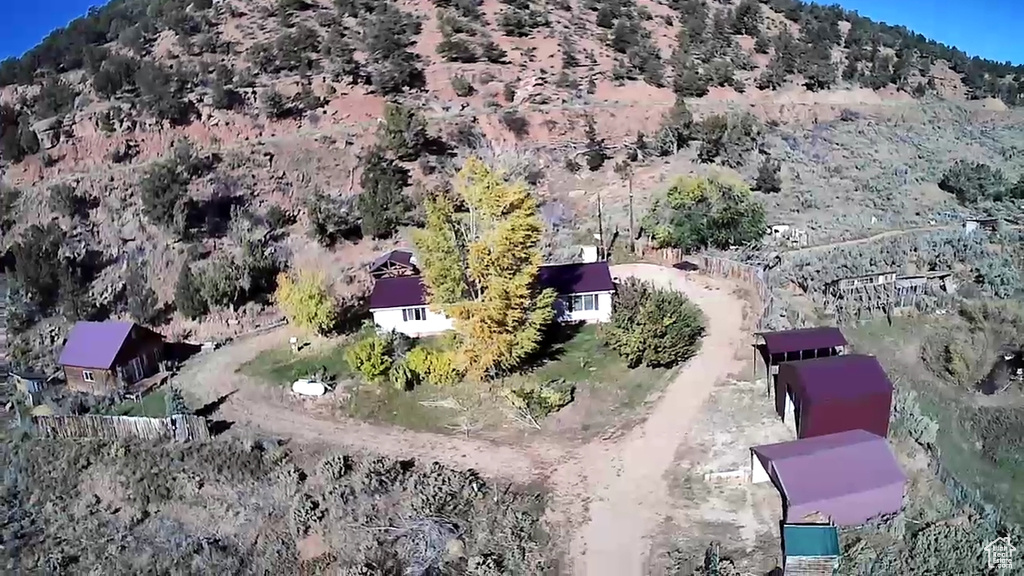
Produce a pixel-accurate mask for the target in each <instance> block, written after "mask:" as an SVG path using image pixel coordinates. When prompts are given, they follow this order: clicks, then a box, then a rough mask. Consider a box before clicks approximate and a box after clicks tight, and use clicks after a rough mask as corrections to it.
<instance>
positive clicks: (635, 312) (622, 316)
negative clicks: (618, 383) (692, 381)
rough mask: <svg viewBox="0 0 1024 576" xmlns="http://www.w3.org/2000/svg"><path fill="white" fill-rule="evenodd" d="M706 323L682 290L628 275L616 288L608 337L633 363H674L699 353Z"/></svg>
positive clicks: (660, 365)
mask: <svg viewBox="0 0 1024 576" xmlns="http://www.w3.org/2000/svg"><path fill="white" fill-rule="evenodd" d="M704 323H705V322H704V314H703V313H702V312H701V311H700V308H698V307H697V306H696V305H695V304H694V303H693V302H690V300H689V299H687V298H686V296H684V295H683V294H682V293H680V292H676V291H674V290H667V289H663V288H655V287H654V286H653V285H652V284H650V283H645V282H642V281H640V280H637V279H636V278H628V279H627V280H626V281H625V282H623V283H622V284H620V285H619V286H618V288H617V289H616V297H615V307H614V308H613V309H612V318H611V324H610V325H609V326H608V330H607V333H606V341H607V343H608V346H610V347H611V348H612V349H613V350H615V351H616V352H618V353H619V355H620V356H622V358H623V359H624V360H625V361H626V363H627V364H628V365H629V366H630V367H636V366H641V365H644V366H652V367H665V366H675V365H677V364H680V363H682V362H685V361H687V360H689V359H690V358H691V357H692V356H693V355H694V354H696V353H697V350H698V349H699V347H700V340H701V338H702V337H703V336H704V331H705V326H704Z"/></svg>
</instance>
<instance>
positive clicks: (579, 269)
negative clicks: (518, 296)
mask: <svg viewBox="0 0 1024 576" xmlns="http://www.w3.org/2000/svg"><path fill="white" fill-rule="evenodd" d="M537 281H538V282H539V283H540V285H541V286H543V287H545V288H552V289H554V290H555V292H558V294H559V295H563V296H564V295H568V294H587V293H589V292H611V291H613V290H615V283H614V282H613V281H612V273H611V271H610V270H609V269H608V263H607V262H590V263H586V264H549V265H547V266H541V267H540V270H539V271H538V273H537Z"/></svg>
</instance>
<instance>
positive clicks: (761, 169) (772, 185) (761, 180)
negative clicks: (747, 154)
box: [754, 157, 782, 194]
mask: <svg viewBox="0 0 1024 576" xmlns="http://www.w3.org/2000/svg"><path fill="white" fill-rule="evenodd" d="M781 170H782V165H781V164H780V163H779V161H778V160H775V159H773V158H771V157H766V158H765V159H764V160H762V161H761V165H760V166H758V167H757V179H755V180H754V190H758V191H760V192H764V193H765V194H774V193H777V192H781V191H782V177H781V176H780V175H779V172H780V171H781Z"/></svg>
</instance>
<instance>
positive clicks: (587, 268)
mask: <svg viewBox="0 0 1024 576" xmlns="http://www.w3.org/2000/svg"><path fill="white" fill-rule="evenodd" d="M537 276H538V278H537V280H538V282H539V283H540V285H541V286H543V287H545V288H553V289H554V290H555V291H556V292H558V294H560V295H568V294H586V293H591V292H611V291H613V290H615V283H614V282H612V275H611V271H610V270H609V269H608V263H607V262H592V263H587V264H553V265H548V266H541V267H540V271H539V273H538V275H537ZM426 303H427V291H426V288H425V287H424V286H423V282H422V280H421V279H420V277H419V276H405V277H399V278H380V279H378V280H377V281H375V282H374V284H373V291H372V292H371V293H370V309H371V310H376V309H379V308H404V307H408V306H423V305H425V304H426Z"/></svg>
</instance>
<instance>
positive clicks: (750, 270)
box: [644, 248, 774, 330]
mask: <svg viewBox="0 0 1024 576" xmlns="http://www.w3.org/2000/svg"><path fill="white" fill-rule="evenodd" d="M644 260H649V261H653V262H657V263H658V264H662V265H665V266H673V267H676V268H683V269H685V264H684V263H685V262H689V263H691V264H693V265H694V266H696V268H697V270H698V271H699V272H700V273H702V274H706V275H708V276H713V277H715V278H726V279H729V280H735V281H737V282H740V283H742V284H746V285H747V286H750V287H751V288H752V289H753V290H754V292H755V293H756V294H757V298H758V301H759V302H760V304H761V313H760V315H759V316H758V318H757V329H758V330H761V329H763V328H764V325H763V324H764V322H765V320H766V319H767V318H768V317H769V316H771V312H772V306H773V303H774V298H773V296H772V290H771V288H770V287H769V283H768V270H766V269H765V268H761V267H758V266H751V265H750V264H744V263H743V262H737V261H736V260H729V259H727V258H719V257H717V256H707V255H703V254H698V255H687V254H686V253H684V252H683V251H682V250H680V249H678V248H652V249H650V250H647V251H646V252H645V253H644Z"/></svg>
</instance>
